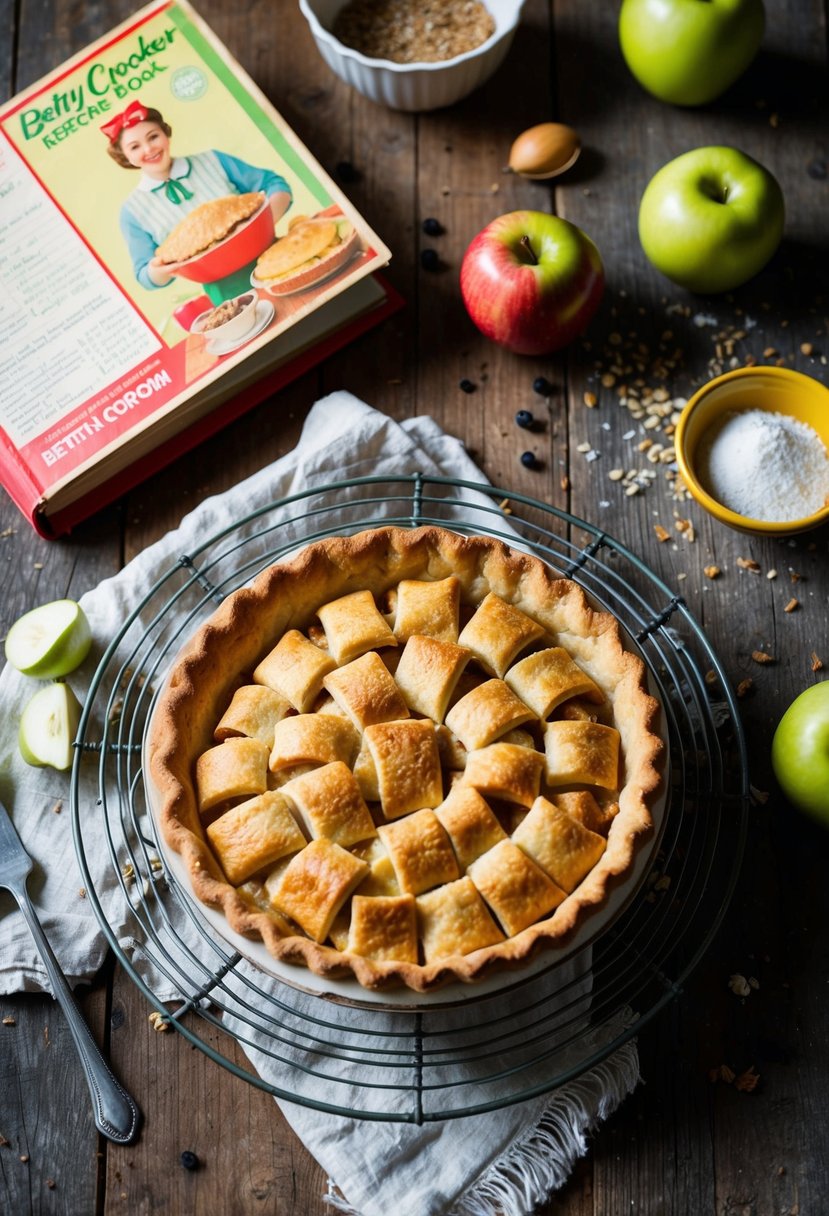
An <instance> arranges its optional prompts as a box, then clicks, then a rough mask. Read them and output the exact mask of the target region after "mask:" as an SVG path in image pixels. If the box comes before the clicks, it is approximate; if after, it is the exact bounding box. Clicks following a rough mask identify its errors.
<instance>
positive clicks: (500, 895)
mask: <svg viewBox="0 0 829 1216" xmlns="http://www.w3.org/2000/svg"><path fill="white" fill-rule="evenodd" d="M467 874H468V875H469V877H470V878H471V879H472V881H473V882H474V884H475V886H476V887H477V888H478V890H479V891H480V893H481V895H483V897H484V899H485V900H486V902H487V903H488V904H489V906H490V908H491V909H492V911H493V912H494V913H495V915H496V917H497V918H498V920H499V922H500V924H501V926H502V928H503V929H504V931H505V932H506V933H508V934H509V935H510V937H514V936H515V934H516V933H520V932H521V930H522V929H527V928H528V927H529V926H530V925H532V924H533V923H534V922H535V921H537V920H540V919H541V917H542V916H544V915H546V913H548V912H552V910H553V908H557V907H558V905H559V904H560V903H561V901H562V900H563V899H564V897H565V894H564V891H562V890H561V888H560V887H558V886H556V884H555V883H554V882H553V881H552V879H551V878H549V877H548V876H547V875H546V874H545V873H544V871H543V870H542V869H541V868H540V867H539V866H537V865H536V864H535V862H534V861H532V860H531V858H529V857H528V856H527V854H526V853H525V852H524V851H523V850H522V849H519V847H518V845H517V844H515V843H514V842H513V841H512V840H502V841H500V842H499V843H498V844H496V845H495V846H494V847H493V848H491V849H490V850H489V852H487V853H484V854H483V856H481V857H479V858H478V859H477V860H476V861H473V862H472V865H471V866H470V867H469V869H468V870H467Z"/></svg>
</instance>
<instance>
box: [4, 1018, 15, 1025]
mask: <svg viewBox="0 0 829 1216" xmlns="http://www.w3.org/2000/svg"><path fill="white" fill-rule="evenodd" d="M3 1025H4V1026H16V1025H17V1022H16V1021H15V1019H14V1018H13V1017H11V1016H8V1017H5V1018H3Z"/></svg>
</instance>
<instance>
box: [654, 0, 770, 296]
mask: <svg viewBox="0 0 829 1216" xmlns="http://www.w3.org/2000/svg"><path fill="white" fill-rule="evenodd" d="M702 2H703V0H694V3H696V4H699V3H702ZM785 214H786V208H785V203H784V200H783V192H782V190H781V189H780V186H779V185H778V183H777V180H776V179H775V178H774V177H773V176H772V174H771V173H769V171H768V169H766V168H764V167H763V166H762V165H761V164H758V162H757V161H756V160H753V159H752V158H751V157H750V156H747V155H746V154H745V153H744V152H740V151H739V150H738V149H737V148H727V147H708V148H694V149H692V150H691V151H690V152H684V153H683V154H682V155H681V156H677V157H676V159H675V160H672V161H669V162H668V164H667V165H663V166H662V168H661V169H660V170H659V171H658V172H657V173H655V174H654V176H653V177H652V178H651V180H650V182H648V185H647V186H646V188H645V192H644V194H643V195H642V200H641V202H640V204H639V240H640V241H641V243H642V248H643V249H644V251H645V254H646V256H647V258H648V260H649V261H650V262H651V263H652V264H653V265H654V266H655V267H656V269H657V270H659V271H661V273H662V274H664V275H665V276H666V277H667V278H669V279H671V280H673V282H674V283H678V284H679V286H680V287H685V288H687V290H688V291H693V292H696V293H698V294H702V295H708V294H717V293H719V292H723V291H731V290H733V288H735V287H739V286H740V285H741V284H742V283H745V282H747V280H748V279H751V278H753V277H754V275H756V274H758V273H759V271H761V270H762V269H763V267H764V266H765V265H766V263H767V262H768V260H769V259H770V258H771V257H772V255H773V254H774V252H775V250H776V249H777V247H778V245H779V244H780V240H781V238H782V236H783V226H784V223H785Z"/></svg>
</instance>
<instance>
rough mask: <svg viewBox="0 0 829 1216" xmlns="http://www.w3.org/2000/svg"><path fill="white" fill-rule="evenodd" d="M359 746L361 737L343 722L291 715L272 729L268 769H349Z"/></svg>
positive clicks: (329, 717) (330, 716) (330, 717)
mask: <svg viewBox="0 0 829 1216" xmlns="http://www.w3.org/2000/svg"><path fill="white" fill-rule="evenodd" d="M228 742H230V740H228ZM223 746H226V745H225V744H223ZM359 746H360V736H359V734H358V733H357V731H356V730H355V729H354V727H353V726H352V725H351V723H350V722H347V721H346V719H345V718H340V717H337V716H335V715H334V714H292V715H291V717H289V718H283V719H282V721H281V722H277V724H276V726H275V727H274V732H273V747H272V748H271V754H270V758H269V760H268V766H269V768H270V769H271V771H272V772H274V773H275V772H277V771H278V770H279V769H283V768H292V767H293V766H294V765H296V764H333V762H334V761H335V760H342V761H343V763H344V764H347V765H349V766H350V765H351V764H352V763H353V761H354V757H355V756H356V755H357V750H358V748H359Z"/></svg>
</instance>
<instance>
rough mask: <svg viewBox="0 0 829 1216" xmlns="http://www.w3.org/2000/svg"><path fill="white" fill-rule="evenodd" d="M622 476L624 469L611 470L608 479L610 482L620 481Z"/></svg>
mask: <svg viewBox="0 0 829 1216" xmlns="http://www.w3.org/2000/svg"><path fill="white" fill-rule="evenodd" d="M624 475H625V470H624V469H611V470H610V472H609V473H608V477H609V478H610V480H611V481H621V480H622V478H623V477H624Z"/></svg>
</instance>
